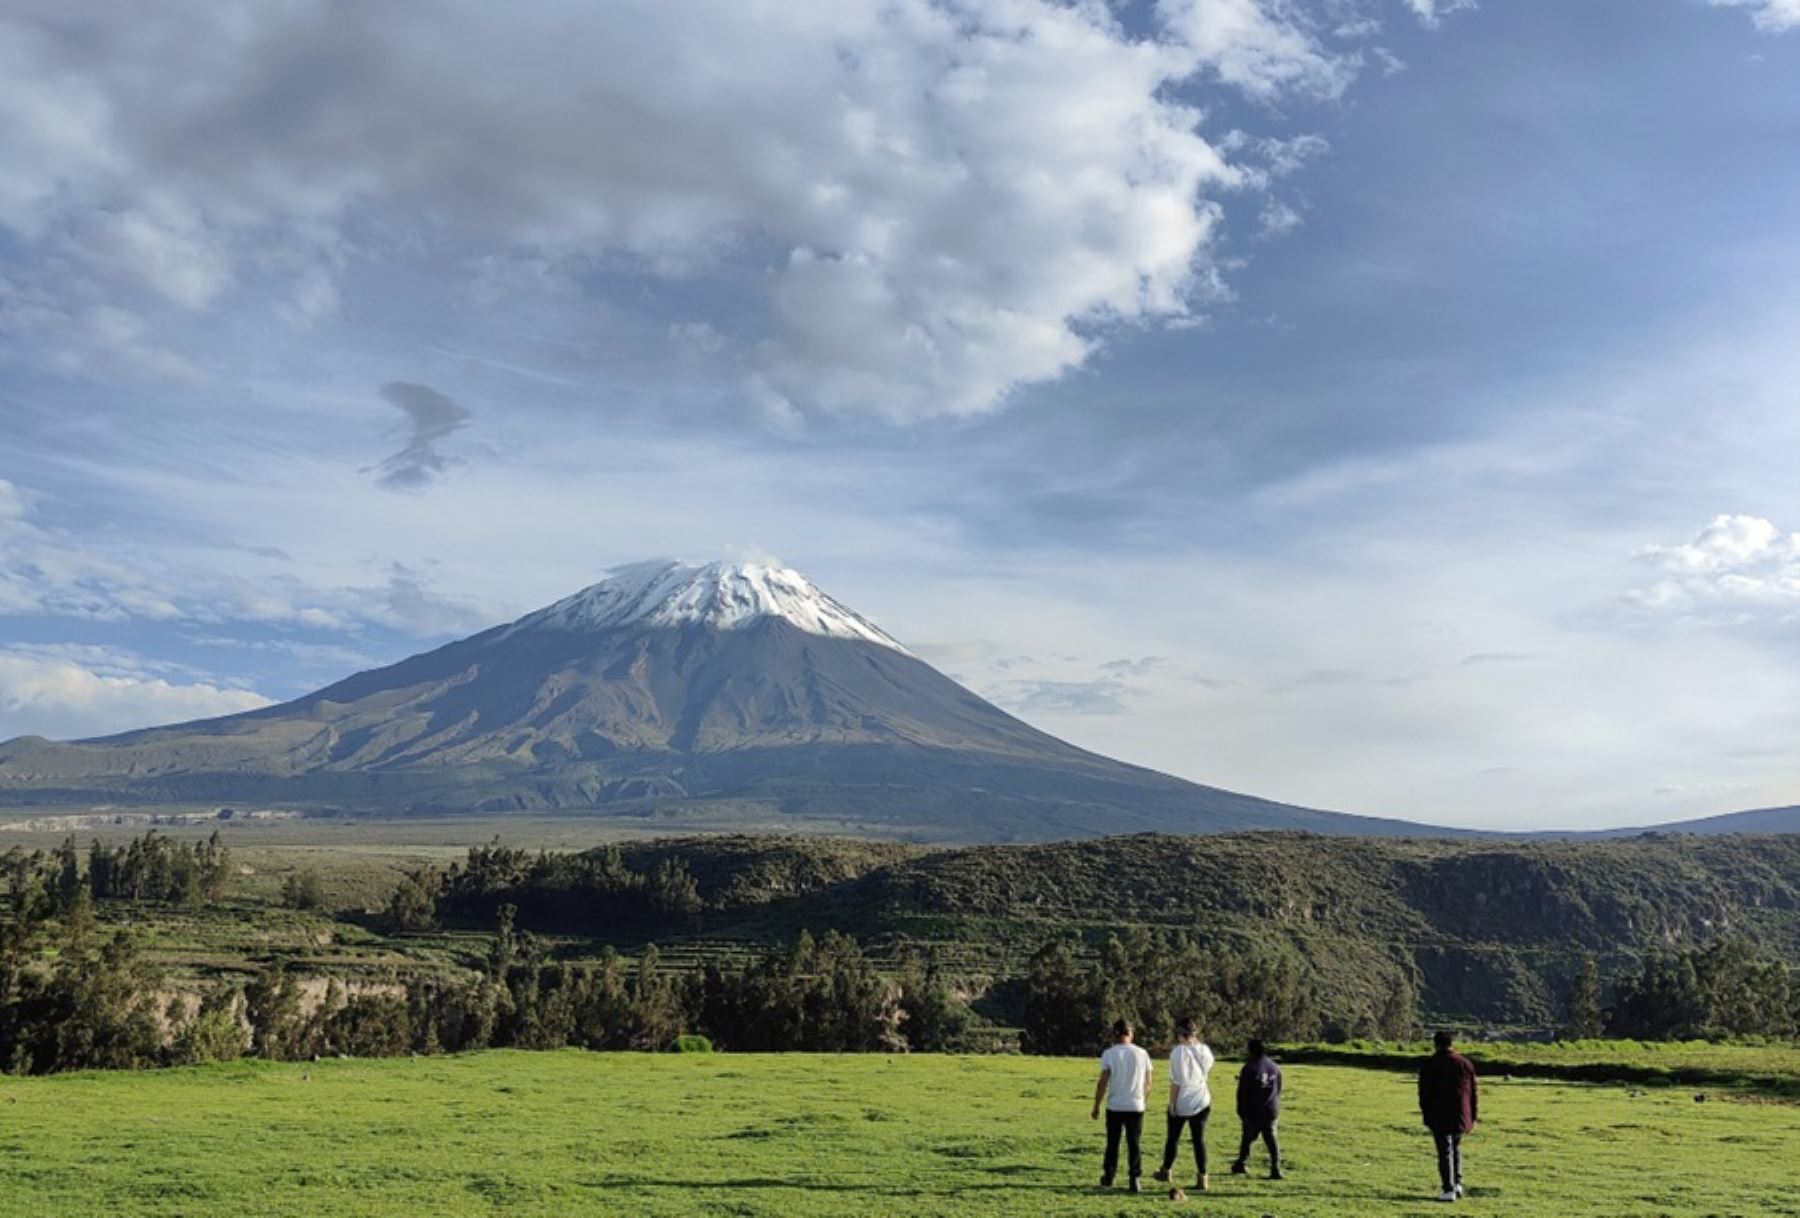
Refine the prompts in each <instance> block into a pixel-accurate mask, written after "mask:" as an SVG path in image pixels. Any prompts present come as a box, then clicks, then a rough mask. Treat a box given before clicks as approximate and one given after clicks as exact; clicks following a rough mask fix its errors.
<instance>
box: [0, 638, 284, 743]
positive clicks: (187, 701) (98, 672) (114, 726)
mask: <svg viewBox="0 0 1800 1218" xmlns="http://www.w3.org/2000/svg"><path fill="white" fill-rule="evenodd" d="M267 705H269V699H267V698H265V697H263V696H262V695H261V694H258V693H256V692H254V691H252V690H247V689H231V688H227V687H224V686H220V685H217V684H213V683H211V682H207V681H192V682H187V683H178V682H172V681H170V680H169V679H167V678H166V677H164V676H160V675H157V674H156V673H155V672H154V671H150V670H147V669H146V668H145V667H143V666H142V665H141V664H140V663H138V662H137V661H135V660H134V658H133V657H130V656H129V655H125V654H123V653H120V652H116V651H111V650H110V649H103V648H73V649H59V648H21V647H10V648H5V649H0V740H4V739H10V738H12V737H14V736H21V735H37V736H49V737H52V738H53V739H67V738H75V737H82V736H96V735H105V734H108V733H112V732H122V731H128V730H130V729H132V728H138V727H150V726H153V725H155V724H159V723H171V722H177V721H181V720H186V719H202V718H208V717H211V716H215V715H230V714H235V713H237V712H239V711H246V710H255V709H256V708H257V707H259V706H267Z"/></svg>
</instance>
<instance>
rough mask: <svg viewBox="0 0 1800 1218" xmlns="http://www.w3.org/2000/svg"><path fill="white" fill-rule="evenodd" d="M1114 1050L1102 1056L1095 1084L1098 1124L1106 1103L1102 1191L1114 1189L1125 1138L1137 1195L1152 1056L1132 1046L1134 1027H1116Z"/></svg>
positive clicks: (1121, 1022) (1125, 1023) (1121, 1024)
mask: <svg viewBox="0 0 1800 1218" xmlns="http://www.w3.org/2000/svg"><path fill="white" fill-rule="evenodd" d="M1112 1030H1113V1045H1112V1048H1110V1049H1108V1050H1107V1051H1106V1052H1104V1053H1102V1054H1101V1055H1100V1081H1099V1082H1097V1083H1095V1084H1094V1111H1093V1113H1092V1114H1091V1115H1092V1116H1093V1117H1094V1119H1095V1120H1098V1119H1099V1117H1100V1101H1101V1100H1105V1101H1106V1159H1105V1162H1104V1163H1103V1164H1102V1166H1101V1168H1100V1187H1101V1188H1111V1187H1112V1182H1113V1177H1114V1176H1115V1175H1116V1174H1117V1173H1118V1170H1119V1135H1120V1134H1124V1135H1125V1146H1126V1150H1127V1153H1128V1156H1129V1158H1128V1159H1127V1162H1126V1170H1127V1172H1128V1173H1129V1174H1130V1184H1131V1191H1132V1192H1134V1193H1135V1192H1138V1191H1140V1190H1139V1186H1138V1177H1139V1176H1142V1175H1143V1174H1144V1155H1143V1150H1142V1142H1143V1137H1144V1109H1145V1108H1146V1107H1147V1106H1148V1105H1149V1101H1150V1055H1149V1054H1148V1053H1146V1052H1144V1051H1143V1050H1142V1049H1140V1048H1138V1047H1137V1046H1136V1045H1134V1044H1132V1043H1131V1024H1130V1022H1129V1021H1127V1020H1123V1019H1121V1020H1119V1021H1118V1022H1116V1023H1114V1024H1113V1029H1112Z"/></svg>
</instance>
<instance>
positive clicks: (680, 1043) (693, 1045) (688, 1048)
mask: <svg viewBox="0 0 1800 1218" xmlns="http://www.w3.org/2000/svg"><path fill="white" fill-rule="evenodd" d="M712 1051H713V1043H712V1041H710V1040H708V1039H707V1038H706V1037H704V1036H692V1035H689V1036H677V1037H676V1038H675V1052H677V1053H711V1052H712Z"/></svg>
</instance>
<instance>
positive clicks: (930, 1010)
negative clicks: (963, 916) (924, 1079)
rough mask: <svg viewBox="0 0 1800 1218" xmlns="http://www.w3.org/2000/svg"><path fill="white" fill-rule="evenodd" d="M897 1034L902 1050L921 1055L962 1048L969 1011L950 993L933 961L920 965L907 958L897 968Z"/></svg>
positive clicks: (917, 958)
mask: <svg viewBox="0 0 1800 1218" xmlns="http://www.w3.org/2000/svg"><path fill="white" fill-rule="evenodd" d="M899 981H900V1033H901V1035H903V1036H904V1037H906V1046H907V1048H909V1049H912V1050H915V1051H917V1052H921V1053H943V1052H946V1051H948V1050H951V1049H956V1048H960V1047H961V1046H962V1040H963V1035H964V1034H965V1033H966V1032H967V1031H968V1028H969V1019H970V1011H969V1008H968V1006H967V1004H965V1003H964V1002H963V1001H962V1000H961V999H960V998H958V997H957V996H956V995H955V994H954V993H953V992H952V991H951V989H950V985H949V983H948V982H947V981H945V980H944V977H943V974H941V973H940V972H938V968H937V961H935V960H932V961H929V962H924V963H922V962H921V961H920V960H919V957H918V956H917V955H911V954H909V955H908V956H907V957H906V959H905V960H904V961H903V962H902V963H901V966H900V977H899Z"/></svg>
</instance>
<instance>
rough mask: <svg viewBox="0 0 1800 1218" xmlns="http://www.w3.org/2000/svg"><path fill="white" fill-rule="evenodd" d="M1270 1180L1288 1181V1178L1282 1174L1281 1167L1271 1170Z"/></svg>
mask: <svg viewBox="0 0 1800 1218" xmlns="http://www.w3.org/2000/svg"><path fill="white" fill-rule="evenodd" d="M1269 1179H1271V1180H1285V1179H1287V1177H1286V1176H1284V1175H1282V1174H1281V1169H1280V1168H1279V1167H1271V1168H1270V1169H1269Z"/></svg>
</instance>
